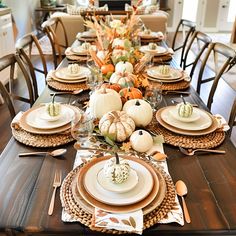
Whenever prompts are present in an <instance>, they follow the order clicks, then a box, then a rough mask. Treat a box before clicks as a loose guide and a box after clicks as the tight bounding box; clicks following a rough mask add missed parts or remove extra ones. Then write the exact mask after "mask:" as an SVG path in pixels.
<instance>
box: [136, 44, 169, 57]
mask: <svg viewBox="0 0 236 236" xmlns="http://www.w3.org/2000/svg"><path fill="white" fill-rule="evenodd" d="M140 51H141V52H143V53H152V54H153V55H162V54H165V53H166V52H167V49H166V48H164V47H161V46H157V47H156V49H154V50H153V49H150V48H149V46H148V45H144V46H141V47H140Z"/></svg>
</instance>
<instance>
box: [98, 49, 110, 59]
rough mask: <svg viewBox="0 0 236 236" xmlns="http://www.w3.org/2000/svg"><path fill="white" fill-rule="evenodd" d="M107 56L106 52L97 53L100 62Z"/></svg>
mask: <svg viewBox="0 0 236 236" xmlns="http://www.w3.org/2000/svg"><path fill="white" fill-rule="evenodd" d="M107 54H108V51H98V52H97V57H98V58H99V59H101V60H104V59H105V58H106V56H107Z"/></svg>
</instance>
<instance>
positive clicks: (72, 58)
mask: <svg viewBox="0 0 236 236" xmlns="http://www.w3.org/2000/svg"><path fill="white" fill-rule="evenodd" d="M66 58H67V59H68V60H70V61H79V62H86V61H87V60H88V59H89V57H86V56H78V55H73V54H72V55H70V54H67V55H66Z"/></svg>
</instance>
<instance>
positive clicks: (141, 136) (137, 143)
mask: <svg viewBox="0 0 236 236" xmlns="http://www.w3.org/2000/svg"><path fill="white" fill-rule="evenodd" d="M130 142H131V146H132V148H133V149H134V150H135V151H137V152H146V151H148V150H149V149H150V148H151V147H152V146H153V139H152V136H151V135H150V134H149V133H148V132H147V131H145V130H141V129H140V130H136V131H135V132H133V133H132V135H131V136H130Z"/></svg>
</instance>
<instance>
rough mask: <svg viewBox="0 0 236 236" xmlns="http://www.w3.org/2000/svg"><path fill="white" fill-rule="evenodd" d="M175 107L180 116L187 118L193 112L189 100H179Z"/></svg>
mask: <svg viewBox="0 0 236 236" xmlns="http://www.w3.org/2000/svg"><path fill="white" fill-rule="evenodd" d="M177 109H178V114H179V116H180V117H185V118H188V117H190V116H191V115H192V114H193V106H192V104H190V103H189V102H181V103H180V104H178V105H177Z"/></svg>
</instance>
